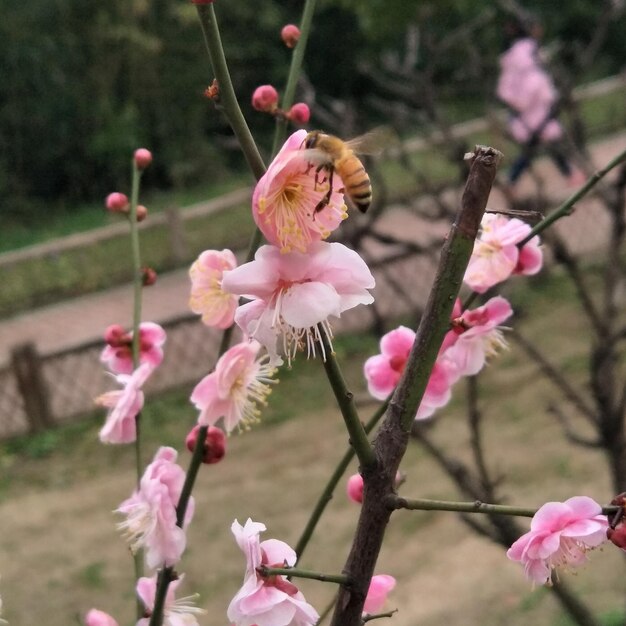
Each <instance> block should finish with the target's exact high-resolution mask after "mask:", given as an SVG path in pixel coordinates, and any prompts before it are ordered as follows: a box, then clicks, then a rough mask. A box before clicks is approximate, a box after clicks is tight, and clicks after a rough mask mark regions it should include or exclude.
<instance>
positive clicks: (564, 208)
mask: <svg viewBox="0 0 626 626" xmlns="http://www.w3.org/2000/svg"><path fill="white" fill-rule="evenodd" d="M625 161H626V150H624V151H622V152H621V153H620V154H618V155H617V156H616V157H615V158H614V159H612V160H611V161H609V162H608V163H607V164H606V165H605V166H604V167H603V168H602V169H601V170H598V171H597V172H595V174H593V176H591V178H589V180H588V181H587V182H586V183H585V184H584V185H583V186H582V187H581V188H580V189H579V190H578V191H577V192H576V193H574V194H573V195H571V196H570V197H569V198H568V199H567V200H566V201H565V202H563V204H561V206H559V207H558V208H557V209H556V210H554V211H553V212H552V213H550V215H548V217H546V218H545V219H543V220H541V221H540V222H539V223H538V224H536V225H535V226H534V228H533V229H532V230H531V231H530V232H529V233H528V235H527V236H526V237H525V238H524V239H522V241H520V242H519V243H518V244H517V245H518V247H521V246H523V245H525V244H527V243H528V242H529V241H530V240H531V239H532V238H533V237H534V236H535V235H538V234H539V233H540V232H542V231H544V230H545V229H546V228H548V226H551V225H552V224H554V222H556V221H557V220H558V219H561V218H562V217H564V216H565V215H569V214H570V213H571V212H572V207H573V206H574V205H575V204H576V203H577V202H578V201H579V200H580V199H581V198H582V197H583V196H585V195H587V193H589V191H590V190H591V189H592V188H593V187H595V185H596V184H597V183H598V181H600V180H602V179H603V178H604V177H605V176H606V175H607V174H608V173H609V172H610V171H611V170H612V169H613V168H615V167H617V166H618V165H619V164H620V163H623V162H625Z"/></svg>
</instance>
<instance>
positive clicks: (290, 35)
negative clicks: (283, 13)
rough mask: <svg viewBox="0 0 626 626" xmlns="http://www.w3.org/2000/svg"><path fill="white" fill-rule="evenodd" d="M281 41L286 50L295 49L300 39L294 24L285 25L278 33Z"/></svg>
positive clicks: (298, 31)
mask: <svg viewBox="0 0 626 626" xmlns="http://www.w3.org/2000/svg"><path fill="white" fill-rule="evenodd" d="M280 36H281V39H282V40H283V43H284V44H285V45H286V46H287V47H288V48H295V45H296V44H297V43H298V39H300V29H299V28H298V27H297V26H296V25H295V24H287V25H286V26H283V29H282V30H281V31H280Z"/></svg>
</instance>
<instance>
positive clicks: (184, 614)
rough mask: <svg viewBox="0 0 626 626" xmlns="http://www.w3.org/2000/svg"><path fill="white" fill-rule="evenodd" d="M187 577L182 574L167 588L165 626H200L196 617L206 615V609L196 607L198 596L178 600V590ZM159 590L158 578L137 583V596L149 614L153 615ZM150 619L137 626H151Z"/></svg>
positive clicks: (145, 578)
mask: <svg viewBox="0 0 626 626" xmlns="http://www.w3.org/2000/svg"><path fill="white" fill-rule="evenodd" d="M184 577H185V575H184V574H180V575H179V576H178V579H177V580H173V581H172V582H171V583H170V584H169V587H168V588H167V595H166V596H165V606H164V607H163V622H162V624H163V626H199V624H198V620H197V619H196V615H201V614H204V613H206V611H205V610H204V609H200V608H198V607H197V606H194V602H195V601H196V600H197V598H198V595H197V594H194V595H192V596H185V597H183V598H179V599H176V590H177V589H178V587H179V586H180V584H181V583H182V582H183V579H184ZM156 590H157V577H156V576H152V577H151V578H147V577H143V578H140V579H139V580H138V581H137V595H138V596H139V599H140V600H141V601H142V602H143V604H144V606H145V607H146V610H147V613H149V614H152V611H153V609H154V598H155V596H156ZM149 624H150V618H149V617H144V618H142V619H140V620H139V621H138V622H137V624H136V626H149Z"/></svg>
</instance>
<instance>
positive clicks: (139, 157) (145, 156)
mask: <svg viewBox="0 0 626 626" xmlns="http://www.w3.org/2000/svg"><path fill="white" fill-rule="evenodd" d="M150 163H152V152H150V150H146V149H145V148H137V150H135V164H136V165H137V168H138V169H140V170H145V169H146V167H148V165H150Z"/></svg>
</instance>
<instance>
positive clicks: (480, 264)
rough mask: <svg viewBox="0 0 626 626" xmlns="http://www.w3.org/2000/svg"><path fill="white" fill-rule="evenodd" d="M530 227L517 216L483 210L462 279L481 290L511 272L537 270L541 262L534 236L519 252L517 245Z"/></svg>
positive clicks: (528, 272) (537, 240) (525, 272)
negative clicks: (480, 223) (476, 237)
mask: <svg viewBox="0 0 626 626" xmlns="http://www.w3.org/2000/svg"><path fill="white" fill-rule="evenodd" d="M530 230H531V228H530V226H529V225H528V224H526V223H525V222H522V221H521V220H518V219H517V218H513V219H508V218H506V217H504V216H502V215H495V214H493V213H486V214H485V216H484V217H483V220H482V230H481V233H480V236H479V237H478V239H476V241H475V242H474V251H473V252H472V256H471V258H470V261H469V264H468V266H467V271H466V272H465V277H464V279H463V280H464V282H465V283H466V284H467V285H468V286H469V287H470V288H471V289H473V290H474V291H477V292H478V293H484V292H485V291H487V289H489V288H490V287H493V286H494V285H496V284H498V283H500V282H502V281H504V280H506V279H507V278H508V277H509V276H510V275H511V274H512V273H513V272H517V273H522V274H535V273H537V272H538V271H539V270H540V269H541V264H542V262H543V255H542V252H541V249H540V248H539V239H538V237H534V238H533V239H532V240H531V241H529V242H528V243H527V244H526V245H525V246H524V247H523V249H522V250H523V251H522V252H521V253H520V250H519V248H518V246H517V244H518V243H519V242H520V241H522V240H523V239H524V238H525V237H526V236H527V235H528V233H530ZM526 248H527V249H526ZM520 257H521V261H520ZM518 264H519V265H518Z"/></svg>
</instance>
